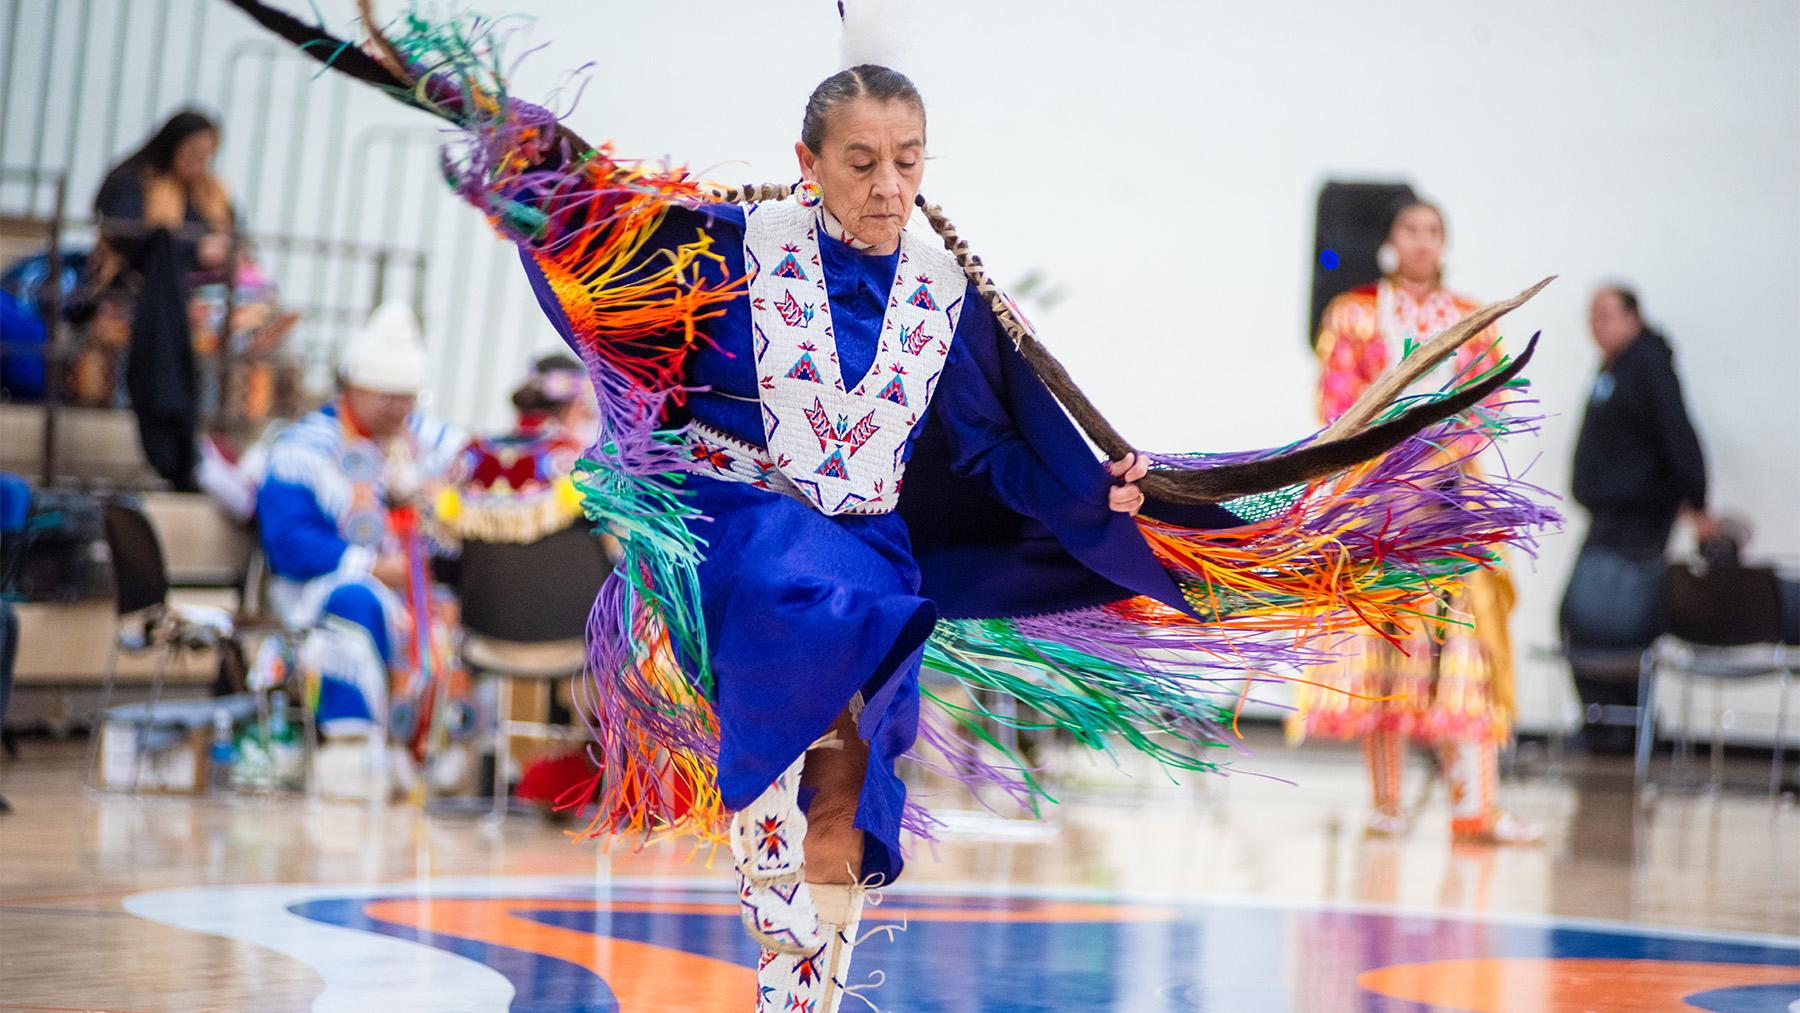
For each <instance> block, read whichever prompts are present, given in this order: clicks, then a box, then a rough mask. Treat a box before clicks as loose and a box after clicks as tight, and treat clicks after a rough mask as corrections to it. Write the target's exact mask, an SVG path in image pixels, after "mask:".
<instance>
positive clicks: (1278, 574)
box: [393, 17, 1557, 843]
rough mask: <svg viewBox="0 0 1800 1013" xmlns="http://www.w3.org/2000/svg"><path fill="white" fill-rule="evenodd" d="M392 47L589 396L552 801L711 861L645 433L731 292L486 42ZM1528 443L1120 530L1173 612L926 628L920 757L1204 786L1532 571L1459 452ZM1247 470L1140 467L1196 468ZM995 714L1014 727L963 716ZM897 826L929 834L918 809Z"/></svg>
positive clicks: (685, 652) (1518, 508) (1375, 469)
mask: <svg viewBox="0 0 1800 1013" xmlns="http://www.w3.org/2000/svg"><path fill="white" fill-rule="evenodd" d="M393 41H394V42H395V45H396V48H397V49H398V51H399V52H400V53H401V54H402V56H403V57H404V58H405V59H406V60H408V61H409V62H410V63H411V65H412V66H413V67H414V68H417V69H419V70H420V71H421V72H422V79H421V81H420V84H419V86H418V87H417V88H416V89H415V90H414V92H413V93H412V94H411V95H409V96H405V97H406V98H407V100H409V101H411V102H413V103H414V104H416V105H419V106H421V107H423V108H428V109H431V110H433V111H434V112H438V113H440V114H442V115H447V116H448V117H449V118H451V119H452V120H454V121H456V122H457V123H459V125H460V126H461V128H462V130H463V131H464V133H463V135H462V137H461V138H460V139H458V140H457V141H455V142H453V143H452V144H451V145H450V146H448V147H447V148H446V150H445V153H444V171H445V175H446V178H447V179H448V181H449V182H450V185H451V186H452V187H454V188H455V190H456V191H457V192H458V193H459V194H461V195H462V196H463V197H464V199H466V200H467V201H469V203H471V204H473V205H474V206H475V207H477V208H479V209H480V210H481V211H482V212H483V213H484V214H486V215H487V216H488V218H489V220H490V221H491V222H492V223H493V224H494V226H495V228H496V229H497V230H499V231H500V232H501V233H502V234H503V235H505V236H506V237H508V238H509V239H511V240H513V241H514V242H515V243H517V244H518V245H519V246H520V247H521V248H522V249H524V250H525V251H526V252H527V253H528V254H529V255H530V256H531V258H532V260H533V261H534V262H535V263H536V265H537V267H538V269H539V270H541V271H542V272H543V274H544V276H545V278H546V279H547V280H548V282H549V286H550V288H551V290H552V291H553V292H554V293H555V296H556V299H557V301H558V303H559V305H560V306H561V308H562V311H563V313H564V314H565V315H566V317H567V319H568V322H569V325H570V329H571V331H572V332H573V334H574V336H575V338H576V339H577V343H578V345H579V351H580V352H581V354H582V356H583V358H584V359H585V360H586V362H587V365H588V370H589V374H590V376H591V377H592V379H593V382H594V387H595V390H596V392H597V393H598V395H599V400H600V407H601V415H602V419H603V424H602V430H601V437H600V440H599V441H598V442H597V443H596V445H595V446H594V447H593V448H591V449H590V451H589V454H588V460H586V461H584V462H583V465H582V469H581V473H580V476H579V480H578V483H577V484H578V487H579V488H580V490H581V492H582V496H583V507H584V509H585V511H586V513H587V514H588V516H589V517H591V518H593V519H594V520H596V521H599V522H601V523H603V524H604V525H606V527H607V529H608V530H609V531H611V532H612V533H614V534H615V535H617V536H618V538H619V540H620V542H621V544H622V545H623V547H624V553H625V556H624V560H623V562H622V564H621V565H620V567H619V568H618V571H617V572H616V573H615V574H614V575H613V577H612V578H611V579H610V580H608V582H607V583H606V585H605V586H604V587H603V588H602V590H601V593H600V596H599V598H598V599H597V600H596V602H595V604H594V611H593V615H592V619H591V623H590V629H589V634H590V656H591V661H592V666H593V671H594V675H595V680H596V685H597V687H598V689H599V693H598V697H599V703H598V704H597V706H596V710H595V713H594V714H593V730H594V735H595V744H594V753H593V758H594V760H595V762H596V764H597V766H598V767H599V768H600V773H599V774H597V775H596V777H595V778H594V780H593V781H592V782H591V783H589V784H586V785H582V786H579V787H578V788H576V789H574V790H572V791H571V792H569V794H568V795H567V796H566V797H565V799H564V803H565V804H567V805H571V806H576V805H579V806H584V807H585V806H589V805H591V806H592V807H593V808H592V809H591V813H592V819H591V822H590V823H589V824H588V826H587V828H586V830H585V831H584V832H583V834H582V836H597V835H623V836H626V837H628V838H631V839H634V840H635V841H637V842H643V841H647V840H650V839H654V838H658V837H662V836H667V835H672V834H694V835H697V836H699V837H700V838H701V839H702V840H703V841H710V842H713V843H719V842H720V841H722V839H723V832H724V827H725V823H726V816H727V814H726V812H725V810H724V807H723V804H722V802H721V800H720V798H719V792H718V787H717V784H716V760H717V755H718V719H717V715H716V714H715V713H714V711H713V708H712V705H711V703H710V702H709V697H710V695H711V688H712V675H711V670H710V666H709V662H708V659H707V653H706V643H705V636H704V631H703V629H702V626H701V620H700V592H699V583H698V580H697V577H696V572H697V566H698V564H699V562H700V560H701V559H702V558H703V551H704V547H703V545H702V544H701V543H700V542H699V540H697V539H696V538H695V537H694V536H693V535H692V534H691V532H690V530H689V528H688V526H687V523H686V522H687V520H689V519H691V518H692V517H694V516H695V511H694V509H693V508H692V507H691V506H690V505H688V503H687V501H686V499H685V497H684V496H683V494H682V489H681V482H682V473H683V471H684V469H685V467H686V465H685V463H684V462H683V461H682V459H681V457H680V455H679V453H678V444H677V441H676V439H675V436H674V434H672V433H670V432H668V431H665V430H661V429H659V428H658V420H659V419H660V418H662V416H663V412H664V409H665V408H666V407H667V406H668V405H669V404H671V403H675V402H678V401H679V400H680V399H681V398H682V397H683V396H685V390H684V388H683V386H682V384H683V374H684V367H685V364H686V361H687V357H688V355H689V354H690V353H691V352H692V351H693V349H694V348H695V347H696V344H697V342H699V341H702V340H705V339H704V337H703V336H702V335H701V333H700V330H699V325H700V324H701V323H702V322H704V321H706V320H708V319H711V318H714V317H717V316H718V315H720V314H721V313H722V312H723V308H724V306H725V305H726V304H727V303H729V302H730V301H731V300H733V299H735V298H738V297H739V296H740V295H741V294H742V291H743V288H742V283H741V279H740V280H736V281H734V282H733V283H731V284H726V285H709V284H705V283H703V282H702V280H701V278H700V275H699V273H698V271H697V270H696V269H697V267H698V266H699V265H700V264H701V263H702V262H703V261H709V260H710V261H714V262H717V261H718V260H719V256H718V254H717V253H715V252H714V251H713V250H712V248H711V240H710V239H709V238H708V236H707V235H706V233H705V232H704V231H698V230H697V231H696V235H695V237H694V239H693V240H692V241H691V242H687V243H683V244H680V245H678V246H677V247H676V248H675V249H674V251H673V252H672V253H671V252H669V251H653V250H651V249H650V248H649V243H650V240H651V237H652V236H653V235H654V234H655V233H656V231H657V230H658V228H660V227H661V226H662V225H663V223H664V221H665V218H666V214H667V211H668V209H669V208H670V207H672V206H677V205H681V206H690V207H693V206H700V205H703V204H705V203H707V202H709V201H710V200H711V199H712V198H711V197H710V196H709V195H708V194H707V192H706V191H705V190H704V189H703V187H702V186H701V185H700V184H699V183H698V182H697V181H696V180H694V179H692V178H690V176H689V175H688V174H687V172H686V171H685V170H683V169H679V168H670V167H662V168H655V167H650V166H647V165H645V164H642V163H632V162H623V161H619V160H617V159H615V158H613V157H612V155H611V153H610V151H609V150H607V149H605V148H602V149H600V150H588V151H573V150H568V148H569V145H567V144H566V142H564V141H563V140H562V138H561V136H560V135H559V132H558V120H557V117H556V115H555V114H553V113H551V112H550V111H549V110H547V109H544V108H542V107H540V106H535V105H531V104H529V103H525V102H521V101H518V100H517V99H513V98H511V97H509V96H508V94H507V90H506V86H505V80H504V75H503V74H502V73H501V62H500V56H499V49H500V47H499V45H498V41H497V38H496V32H495V23H494V22H491V21H482V20H480V19H471V20H468V21H466V22H457V23H449V24H443V25H437V24H432V23H429V22H427V21H425V20H422V19H420V18H417V17H409V18H407V19H406V20H405V22H404V24H403V25H402V26H401V29H400V31H399V33H398V35H397V37H395V38H394V39H393ZM546 156H548V158H546ZM546 165H553V166H554V168H544V166H546ZM1528 426H1529V422H1528V421H1524V420H1519V419H1515V418H1511V417H1509V416H1508V415H1507V414H1506V413H1505V411H1504V410H1503V409H1501V408H1489V409H1484V410H1483V411H1481V412H1479V413H1477V414H1476V415H1475V416H1473V417H1471V418H1468V419H1465V420H1463V421H1460V422H1456V423H1446V424H1445V425H1443V426H1440V427H1438V429H1437V430H1435V431H1434V432H1433V433H1430V434H1426V435H1425V436H1422V437H1420V438H1417V439H1414V440H1412V441H1410V442H1409V443H1407V444H1406V445H1404V446H1402V447H1400V448H1398V449H1396V450H1394V451H1393V452H1390V453H1389V454H1387V455H1386V456H1384V457H1382V458H1380V459H1379V460H1376V461H1373V462H1369V463H1367V464H1365V465H1363V466H1361V467H1359V468H1357V469H1355V470H1354V471H1352V472H1351V473H1349V474H1347V475H1344V476H1340V477H1337V478H1335V479H1333V480H1331V481H1328V482H1321V483H1316V484H1313V485H1311V486H1307V487H1297V488H1294V489H1289V490H1284V491H1283V492H1281V493H1276V494H1271V495H1268V496H1264V497H1258V498H1257V499H1256V500H1255V501H1253V502H1240V503H1236V504H1229V506H1230V507H1231V508H1232V509H1233V510H1234V511H1235V512H1237V513H1238V514H1239V515H1240V516H1242V517H1245V518H1246V519H1247V520H1250V521H1252V523H1249V524H1248V525H1247V526H1245V527H1241V528H1236V529H1231V530H1225V531H1200V530H1193V529H1186V528H1181V527H1178V526H1174V525H1170V524H1166V523H1163V522H1160V521H1157V520H1155V519H1153V518H1142V519H1140V528H1141V530H1142V531H1143V533H1144V537H1145V538H1146V540H1147V541H1148V542H1149V544H1150V546H1151V548H1152V549H1153V550H1154V551H1155V553H1156V555H1157V558H1158V559H1159V560H1161V561H1162V563H1163V565H1164V566H1165V567H1167V568H1168V569H1169V571H1170V572H1171V573H1172V574H1173V575H1174V576H1175V578H1176V580H1177V582H1178V584H1179V585H1180V586H1181V587H1182V588H1183V590H1184V591H1185V593H1186V596H1187V598H1188V601H1189V602H1190V603H1191V605H1192V606H1193V610H1194V614H1193V615H1188V614H1184V613H1182V612H1178V611H1176V610H1174V609H1171V608H1169V607H1167V606H1165V605H1162V604H1160V603H1158V602H1154V601H1150V600H1148V599H1143V598H1137V599H1132V600H1129V601H1124V602H1120V603H1116V604H1113V605H1108V606H1103V607H1097V608H1091V609H1082V610H1078V611H1075V612H1068V613H1061V614H1056V615H1046V616H1034V617H1027V618H1012V619H990V620H958V621H946V622H942V623H940V624H939V625H938V627H937V629H936V631H935V632H934V633H933V635H932V637H931V640H930V642H929V644H928V645H927V649H926V665H927V667H928V668H929V669H930V670H931V671H932V672H935V673H937V674H938V675H939V676H941V677H942V681H937V682H928V684H927V686H926V688H925V690H924V705H925V706H924V707H923V708H922V715H921V725H920V747H921V748H920V749H918V750H917V751H916V753H917V755H918V757H919V758H920V761H921V762H924V763H927V764H928V765H933V766H935V767H936V768H937V769H940V770H943V771H944V772H946V773H947V774H949V775H950V776H952V777H956V778H958V779H960V780H963V781H966V782H969V783H970V784H971V785H985V784H997V785H999V786H1000V788H1001V790H1002V791H1003V792H1004V793H1005V794H1006V795H1007V797H1008V798H1009V799H1011V800H1012V801H1013V802H1014V803H1016V804H1017V805H1018V806H1019V807H1020V808H1022V809H1024V810H1026V811H1030V812H1036V811H1037V810H1038V808H1039V801H1040V800H1042V799H1047V798H1049V795H1048V794H1047V792H1046V791H1045V790H1044V787H1043V786H1042V785H1041V784H1040V783H1039V782H1038V780H1037V779H1036V778H1035V777H1034V775H1033V772H1032V771H1031V770H1030V769H1029V767H1028V765H1027V764H1026V763H1025V762H1024V761H1023V760H1022V759H1021V758H1020V757H1018V756H1016V755H1013V754H1012V753H1011V752H1009V751H1008V750H1007V748H1006V747H1004V746H1003V745H1002V744H1001V741H1000V738H999V737H997V736H996V735H994V734H993V731H992V729H993V728H994V727H995V726H996V725H999V724H1010V725H1012V726H1014V727H1017V728H1020V729H1026V730H1037V729H1062V730H1064V731H1067V732H1070V733H1072V734H1073V735H1074V736H1075V737H1076V738H1077V739H1078V740H1079V741H1081V742H1083V743H1085V744H1087V745H1090V746H1093V747H1095V748H1099V749H1113V748H1116V747H1117V746H1119V745H1124V746H1126V747H1128V748H1131V749H1134V750H1138V751H1141V752H1144V753H1146V754H1148V755H1150V756H1152V757H1154V758H1156V759H1157V760H1158V761H1160V762H1161V763H1163V764H1164V765H1166V766H1168V767H1170V768H1174V769H1177V770H1195V771H1199V770H1212V769H1215V768H1216V767H1217V766H1218V762H1219V761H1218V760H1217V759H1216V757H1218V756H1219V755H1220V749H1221V748H1222V747H1224V746H1225V745H1226V744H1227V740H1228V739H1229V737H1230V736H1229V730H1230V725H1231V722H1232V721H1233V720H1234V716H1235V714H1236V713H1237V712H1238V710H1240V709H1241V706H1242V704H1243V702H1244V701H1245V700H1246V699H1248V698H1249V695H1250V693H1251V692H1252V691H1253V690H1254V688H1255V687H1256V686H1258V685H1264V684H1276V683H1282V682H1288V681H1292V680H1293V678H1294V677H1293V675H1292V673H1294V672H1296V671H1299V670H1302V669H1304V668H1306V667H1308V666H1310V665H1316V664H1318V663H1320V662H1321V661H1322V660H1324V658H1325V657H1326V656H1327V653H1328V652H1329V651H1330V650H1331V649H1332V647H1333V646H1334V644H1335V642H1336V639H1337V638H1339V637H1341V636H1343V635H1347V634H1349V633H1350V632H1351V631H1354V630H1358V629H1363V628H1365V627H1367V628H1380V627H1381V626H1382V625H1383V624H1392V625H1394V626H1397V627H1400V628H1402V629H1410V628H1412V627H1413V626H1414V624H1416V623H1419V622H1422V621H1427V620H1428V616H1427V610H1426V608H1425V606H1426V604H1427V603H1428V602H1429V601H1430V600H1432V598H1433V596H1434V595H1435V594H1436V593H1437V592H1438V590H1439V589H1441V588H1442V587H1444V586H1445V584H1446V583H1447V582H1449V581H1453V580H1455V578H1456V577H1458V576H1459V575H1461V574H1464V573H1467V572H1470V571H1471V570H1473V569H1475V568H1478V567H1489V566H1494V565H1497V560H1498V556H1497V550H1498V549H1499V548H1500V547H1501V546H1503V545H1513V546H1519V547H1522V548H1524V549H1525V550H1526V551H1528V552H1529V551H1530V549H1531V547H1532V532H1534V531H1535V530H1538V529H1540V528H1542V527H1544V526H1546V525H1550V524H1554V523H1555V522H1556V520H1557V518H1556V515H1555V514H1554V513H1553V512H1551V511H1549V510H1547V509H1544V508H1542V507H1540V506H1538V505H1537V500H1538V499H1539V498H1541V497H1542V491H1541V490H1537V489H1535V488H1532V487H1530V486H1528V485H1525V484H1524V483H1522V482H1519V481H1517V480H1515V479H1512V478H1511V477H1501V478H1497V479H1490V478H1481V477H1474V476H1472V475H1471V473H1470V472H1469V470H1468V469H1467V467H1466V465H1467V458H1468V457H1469V456H1470V455H1471V454H1472V453H1473V451H1474V448H1476V447H1478V446H1485V445H1486V444H1488V443H1490V442H1492V441H1493V440H1494V439H1496V438H1498V437H1500V436H1503V435H1507V434H1509V433H1512V432H1517V431H1520V430H1521V429H1524V428H1527V427H1528ZM1259 453H1267V452H1259ZM1252 456H1257V455H1243V454H1238V455H1217V456H1197V455H1161V456H1158V457H1157V458H1156V460H1157V462H1158V464H1160V465H1161V466H1163V467H1173V468H1204V467H1208V466H1211V465H1214V464H1219V463H1227V462H1230V461H1233V460H1242V459H1244V458H1246V457H1252ZM684 663H685V664H684ZM1015 665H1021V666H1024V667H1025V669H1026V671H1027V672H1028V673H1029V674H1020V672H1019V671H1018V670H1017V669H1015V668H1014V667H1013V666H1015ZM684 671H693V672H696V673H698V677H697V678H689V677H688V676H687V675H686V674H684ZM1001 696H1004V697H1009V698H1011V699H1012V700H1013V701H1014V706H1011V707H1008V708H1005V709H1004V712H1002V709H1000V708H996V707H994V706H991V705H989V704H988V703H986V702H984V701H989V700H992V699H995V698H996V697H1001ZM905 823H906V825H907V826H908V827H909V828H910V829H912V830H914V831H915V832H919V833H928V832H929V826H930V820H929V817H928V816H926V815H925V814H924V813H923V811H922V810H920V809H918V808H917V807H916V806H911V805H909V809H908V813H907V816H906V819H905Z"/></svg>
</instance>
